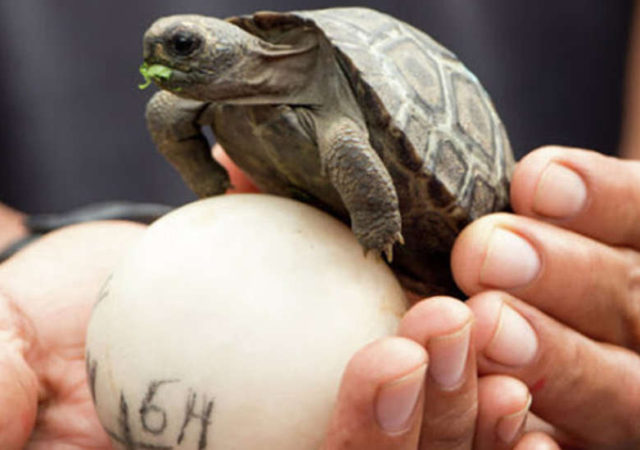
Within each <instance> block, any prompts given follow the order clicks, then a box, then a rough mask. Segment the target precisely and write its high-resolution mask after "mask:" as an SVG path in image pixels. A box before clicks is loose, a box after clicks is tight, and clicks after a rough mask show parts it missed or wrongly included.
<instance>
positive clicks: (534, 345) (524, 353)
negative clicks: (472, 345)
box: [484, 302, 538, 367]
mask: <svg viewBox="0 0 640 450" xmlns="http://www.w3.org/2000/svg"><path fill="white" fill-rule="evenodd" d="M537 352H538V337H537V336H536V333H535V331H534V330H533V328H532V327H531V325H530V324H529V322H528V321H527V320H525V318H524V317H522V316H521V315H520V314H518V313H517V312H516V311H515V310H514V309H513V308H511V307H510V306H509V305H507V304H506V303H504V302H503V303H502V306H501V307H500V313H499V318H498V325H497V328H496V331H495V333H494V334H493V337H492V338H491V341H490V342H489V344H488V345H487V347H486V348H485V350H484V353H485V355H486V356H488V357H489V358H491V359H492V360H494V361H495V362H497V363H499V364H503V365H505V366H512V367H520V366H524V365H526V364H528V363H530V362H531V361H532V360H533V358H534V357H535V356H536V354H537Z"/></svg>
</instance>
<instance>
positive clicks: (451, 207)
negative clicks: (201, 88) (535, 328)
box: [212, 8, 514, 293]
mask: <svg viewBox="0 0 640 450" xmlns="http://www.w3.org/2000/svg"><path fill="white" fill-rule="evenodd" d="M228 20H229V21H230V22H231V23H233V24H235V25H237V26H239V27H241V28H243V29H244V30H245V31H248V32H250V33H252V34H254V35H257V36H258V37H260V38H262V39H264V40H267V41H270V42H273V43H278V42H279V41H280V39H281V37H282V36H285V35H290V34H291V32H292V31H293V30H296V29H299V28H303V27H313V28H315V29H317V30H318V31H319V32H320V33H321V35H322V36H324V38H326V40H327V41H328V42H329V43H330V45H331V46H332V47H333V49H334V51H335V56H336V58H337V60H338V62H339V66H340V68H341V70H342V71H343V72H344V73H345V74H346V76H347V79H348V80H349V83H350V85H351V88H352V91H353V92H354V94H355V96H356V99H357V102H358V104H359V106H360V108H361V110H362V112H363V114H364V116H365V119H366V122H367V126H368V130H369V135H370V141H371V144H372V147H373V148H374V149H375V150H376V152H377V153H378V154H379V156H380V157H381V159H382V161H383V163H384V165H385V166H386V167H387V169H388V171H389V173H390V175H391V177H392V179H393V182H394V185H395V188H396V191H397V194H398V199H399V206H400V211H401V216H402V233H403V236H404V239H405V245H400V246H396V248H395V249H394V252H395V259H394V262H393V265H394V267H395V268H396V269H398V272H399V273H400V274H401V275H403V278H404V281H405V282H408V284H409V285H410V286H411V287H413V288H414V289H416V290H418V291H420V292H423V293H425V292H426V291H428V292H437V291H450V290H451V289H452V286H453V283H452V280H451V277H450V274H449V262H448V258H449V251H450V249H451V246H452V244H453V242H454V240H455V237H456V236H457V234H458V233H459V232H460V231H461V229H462V228H463V227H464V226H465V225H467V224H468V223H469V222H470V221H472V220H474V219H476V218H478V217H479V216H481V215H483V214H487V213H490V212H493V211H497V210H502V209H504V208H505V207H506V206H507V204H508V195H509V194H508V185H509V178H510V174H511V172H512V168H513V164H514V161H513V156H512V152H511V148H510V145H509V140H508V138H507V134H506V132H505V128H504V126H503V124H502V122H501V121H500V119H499V117H498V115H497V113H496V111H495V108H494V106H493V104H492V102H491V100H490V99H489V97H488V95H487V94H486V92H485V90H484V89H483V88H482V86H481V85H480V83H479V82H478V80H477V78H476V77H475V76H474V75H473V74H472V73H471V72H470V71H469V70H468V69H467V68H466V67H465V66H464V65H463V64H462V63H461V62H460V61H459V60H458V59H457V58H456V56H455V55H454V54H453V53H451V52H450V51H449V50H447V49H446V48H444V47H442V46H441V45H440V44H438V43H437V42H436V41H434V40H433V39H432V38H430V37H429V36H427V35H426V34H424V33H422V32H421V31H419V30H417V29H415V28H413V27H412V26H410V25H408V24H406V23H404V22H401V21H399V20H397V19H394V18H392V17H390V16H388V15H386V14H383V13H380V12H377V11H373V10H369V9H364V8H332V9H326V10H317V11H301V12H290V13H273V12H264V13H256V14H254V15H252V16H243V17H235V18H230V19H228ZM212 123H213V130H214V133H215V134H216V137H217V138H218V140H219V141H220V142H221V143H222V145H223V146H224V147H225V149H226V150H227V152H228V153H229V154H230V156H231V158H232V159H234V161H235V162H236V163H237V164H238V165H240V166H241V167H242V168H244V169H246V170H247V171H248V172H249V173H250V175H251V177H252V178H253V180H254V181H255V182H256V184H257V185H258V186H259V187H261V188H262V189H264V190H266V191H268V192H273V193H276V194H280V195H287V196H290V197H298V198H302V199H303V200H305V201H307V202H311V203H314V204H316V205H318V206H320V207H323V208H324V209H326V210H328V211H330V212H332V213H334V214H336V215H338V216H342V217H347V215H346V214H345V210H344V206H343V205H342V204H341V201H340V198H339V196H338V194H337V192H335V190H334V189H333V187H332V186H331V185H330V183H328V182H327V181H326V178H323V176H322V174H321V173H320V172H321V171H320V169H319V165H318V163H317V150H316V149H315V148H314V145H313V143H310V142H308V139H305V138H302V137H301V136H299V135H300V133H299V132H297V129H298V127H299V118H298V117H296V116H295V113H293V112H292V110H291V109H289V108H287V107H280V108H279V109H278V107H276V112H275V113H274V107H273V106H260V105H257V106H255V105H254V106H244V105H240V106H239V105H221V106H218V107H216V109H215V112H214V117H213V118H212ZM238 135H242V136H246V139H242V142H238V139H237V136H238ZM255 148H261V149H264V150H265V151H264V152H262V155H263V156H260V155H258V154H257V153H259V152H256V151H255ZM252 149H253V151H252ZM270 149H271V151H270ZM287 152H289V153H290V154H289V155H286V153H287ZM275 153H278V154H279V155H278V156H274V154H275ZM265 155H268V156H265ZM314 158H315V159H314ZM274 161H275V162H274ZM293 161H295V164H293V163H292V162H293ZM292 165H293V166H296V167H295V168H291V167H290V166H292ZM284 166H287V169H284Z"/></svg>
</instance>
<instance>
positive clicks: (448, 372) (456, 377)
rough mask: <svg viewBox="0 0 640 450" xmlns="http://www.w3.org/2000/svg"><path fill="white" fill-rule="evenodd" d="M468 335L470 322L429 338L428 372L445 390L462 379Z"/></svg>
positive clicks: (455, 385) (469, 334) (467, 348)
mask: <svg viewBox="0 0 640 450" xmlns="http://www.w3.org/2000/svg"><path fill="white" fill-rule="evenodd" d="M470 336H471V322H469V323H468V324H466V325H465V326H464V327H463V328H462V329H461V330H458V331H457V332H455V333H451V334H449V335H446V336H438V337H435V338H431V339H430V340H429V344H428V346H427V351H428V353H429V360H430V363H429V374H430V375H431V378H433V379H434V380H435V382H436V383H438V384H439V385H440V386H441V387H442V388H443V389H445V390H451V389H454V388H455V387H457V386H458V385H459V384H460V381H461V380H462V376H463V374H464V369H465V366H466V364H467V355H468V353H469V339H470Z"/></svg>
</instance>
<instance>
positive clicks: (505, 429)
mask: <svg viewBox="0 0 640 450" xmlns="http://www.w3.org/2000/svg"><path fill="white" fill-rule="evenodd" d="M530 407H531V396H529V400H528V401H527V405H526V406H525V407H524V408H523V409H521V410H520V411H517V412H515V413H513V414H509V415H507V416H504V417H502V418H501V419H500V420H499V421H498V424H497V425H496V434H497V435H498V438H499V439H500V440H501V441H502V442H504V443H506V444H510V443H511V442H513V440H514V439H515V438H516V436H518V433H519V432H520V431H521V430H522V429H523V428H524V425H525V423H526V421H527V414H529V408H530Z"/></svg>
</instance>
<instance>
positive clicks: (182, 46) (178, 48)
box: [169, 31, 200, 56]
mask: <svg viewBox="0 0 640 450" xmlns="http://www.w3.org/2000/svg"><path fill="white" fill-rule="evenodd" d="M199 46H200V38H198V36H196V35H194V34H192V33H188V32H185V31H178V32H176V33H175V34H173V36H171V38H170V39H169V48H170V49H171V51H172V52H173V53H175V54H176V55H178V56H189V55H190V54H191V53H193V52H194V51H195V50H196V49H197V48H198V47H199Z"/></svg>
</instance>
